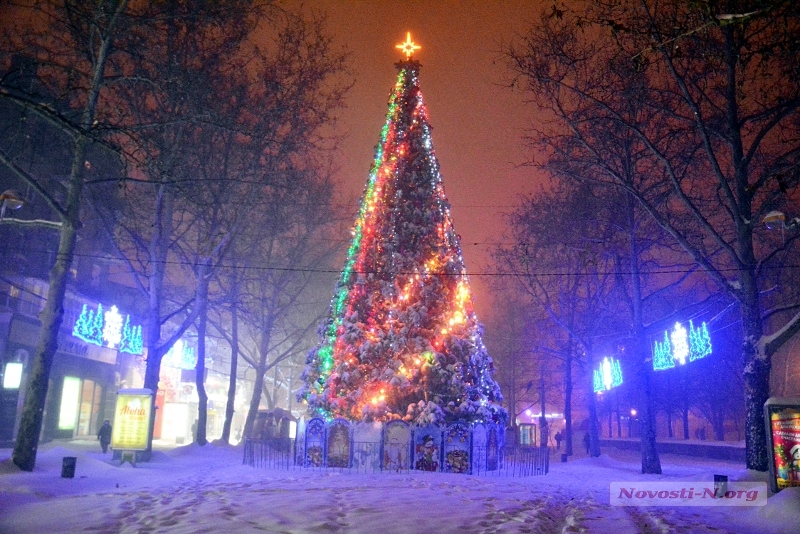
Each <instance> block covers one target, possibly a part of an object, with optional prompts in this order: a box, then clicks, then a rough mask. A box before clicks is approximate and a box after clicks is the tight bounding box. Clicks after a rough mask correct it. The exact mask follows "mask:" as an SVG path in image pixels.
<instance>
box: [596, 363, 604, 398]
mask: <svg viewBox="0 0 800 534" xmlns="http://www.w3.org/2000/svg"><path fill="white" fill-rule="evenodd" d="M605 389H606V388H605V386H603V373H601V372H600V369H595V370H594V392H595V393H600V392H601V391H605Z"/></svg>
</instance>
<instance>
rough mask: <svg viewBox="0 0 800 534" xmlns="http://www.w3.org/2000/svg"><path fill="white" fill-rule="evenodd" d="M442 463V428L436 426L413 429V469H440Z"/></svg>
mask: <svg viewBox="0 0 800 534" xmlns="http://www.w3.org/2000/svg"><path fill="white" fill-rule="evenodd" d="M441 465H442V430H441V429H440V428H439V427H437V426H426V427H421V428H415V429H414V469H416V470H417V471H440V470H441Z"/></svg>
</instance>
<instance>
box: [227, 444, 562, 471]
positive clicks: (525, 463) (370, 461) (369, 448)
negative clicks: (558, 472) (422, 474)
mask: <svg viewBox="0 0 800 534" xmlns="http://www.w3.org/2000/svg"><path fill="white" fill-rule="evenodd" d="M352 447H353V450H352V455H351V456H350V462H349V463H348V464H347V465H344V464H341V465H327V464H326V461H325V460H326V459H325V458H323V457H318V456H314V457H313V458H309V457H306V458H298V454H297V452H298V451H297V448H296V443H295V440H294V439H291V438H266V439H262V440H254V439H250V438H245V440H244V453H243V454H244V457H243V459H242V463H243V464H244V465H249V466H251V467H261V468H268V469H283V470H295V469H298V470H299V469H303V470H312V471H323V472H336V473H349V474H357V473H365V474H366V473H379V472H384V473H410V472H412V471H426V470H425V469H416V468H415V467H414V466H413V465H412V463H411V460H410V459H408V460H407V461H405V462H401V464H400V466H399V467H398V466H396V465H395V466H394V467H391V468H387V467H386V466H385V465H384V462H383V458H381V443H380V442H372V441H356V442H353V443H352ZM487 453H488V451H487V450H486V449H485V448H481V447H475V448H474V449H473V455H474V457H475V458H479V459H480V460H478V461H475V459H474V458H473V461H472V465H471V466H470V467H471V469H470V471H468V472H469V473H471V474H473V475H479V476H497V477H530V476H538V475H546V474H547V473H548V472H549V470H550V449H549V448H548V447H506V448H501V449H499V450H498V451H497V454H496V455H495V454H492V455H488V454H487ZM303 464H305V465H303ZM435 470H436V471H439V472H441V468H440V467H437V469H435Z"/></svg>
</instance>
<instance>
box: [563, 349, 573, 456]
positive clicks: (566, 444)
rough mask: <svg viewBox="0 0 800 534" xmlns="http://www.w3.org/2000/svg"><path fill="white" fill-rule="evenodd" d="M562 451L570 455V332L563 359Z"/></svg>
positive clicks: (571, 452)
mask: <svg viewBox="0 0 800 534" xmlns="http://www.w3.org/2000/svg"><path fill="white" fill-rule="evenodd" d="M564 421H565V426H564V452H565V453H567V456H572V454H573V451H572V334H569V340H568V343H567V354H566V358H565V360H564Z"/></svg>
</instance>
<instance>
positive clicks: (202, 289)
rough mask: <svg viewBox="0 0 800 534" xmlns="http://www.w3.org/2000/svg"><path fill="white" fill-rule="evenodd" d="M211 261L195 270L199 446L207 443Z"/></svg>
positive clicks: (196, 439)
mask: <svg viewBox="0 0 800 534" xmlns="http://www.w3.org/2000/svg"><path fill="white" fill-rule="evenodd" d="M210 261H211V260H210V259H207V258H203V259H202V260H201V263H200V265H198V268H197V296H196V297H195V305H196V306H197V309H198V311H199V314H198V317H197V319H198V320H197V364H196V365H195V372H196V375H195V385H196V386H197V397H198V401H197V436H196V437H195V441H197V443H198V444H199V445H205V444H206V443H208V439H207V438H206V427H207V423H208V394H207V393H206V386H205V374H206V323H207V321H208V317H207V312H208V271H209V265H208V264H209V262H210Z"/></svg>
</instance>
